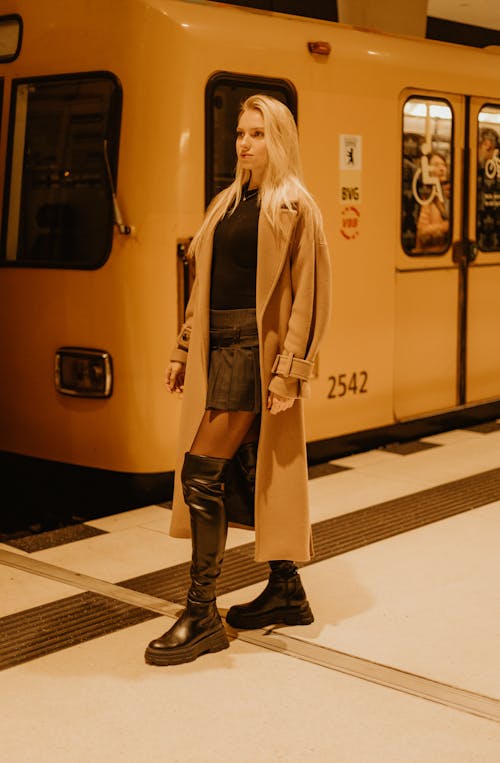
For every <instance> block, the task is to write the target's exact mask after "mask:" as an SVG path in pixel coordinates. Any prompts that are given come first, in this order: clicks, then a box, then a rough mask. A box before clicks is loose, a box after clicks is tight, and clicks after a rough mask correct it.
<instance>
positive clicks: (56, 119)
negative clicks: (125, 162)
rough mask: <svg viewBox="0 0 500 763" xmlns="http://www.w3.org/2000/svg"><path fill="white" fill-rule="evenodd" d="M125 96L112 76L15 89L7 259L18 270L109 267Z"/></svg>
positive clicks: (68, 79) (33, 83)
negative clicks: (112, 186)
mask: <svg viewBox="0 0 500 763" xmlns="http://www.w3.org/2000/svg"><path fill="white" fill-rule="evenodd" d="M120 105H121V94H120V90H119V86H118V84H117V82H116V80H115V78H114V77H113V76H112V75H108V74H102V73H99V74H95V75H88V74H85V75H72V76H67V77H47V78H44V79H38V78H37V79H33V80H31V81H26V80H22V81H21V80H17V81H15V82H14V83H13V92H12V106H11V129H10V141H9V147H8V157H7V162H8V164H7V171H6V188H5V201H4V218H3V219H4V226H3V227H4V230H3V242H2V243H3V246H2V251H3V257H4V262H5V263H8V264H12V265H27V266H32V267H58V268H81V269H87V268H96V267H99V266H100V265H102V264H103V263H104V262H105V260H106V259H107V257H108V255H109V252H110V250H111V242H112V234H113V204H112V196H111V191H110V181H109V176H108V172H107V166H106V155H105V151H107V154H108V159H109V165H110V167H111V173H112V175H113V179H115V178H116V166H117V154H118V132H119V121H120Z"/></svg>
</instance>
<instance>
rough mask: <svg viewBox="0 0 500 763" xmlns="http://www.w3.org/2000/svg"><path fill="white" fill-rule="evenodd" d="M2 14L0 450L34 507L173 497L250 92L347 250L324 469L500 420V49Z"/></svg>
mask: <svg viewBox="0 0 500 763" xmlns="http://www.w3.org/2000/svg"><path fill="white" fill-rule="evenodd" d="M2 13H3V15H1V16H0V93H1V96H2V97H1V101H0V104H1V142H0V174H1V178H2V182H1V183H0V194H1V196H2V199H1V204H0V210H1V252H0V320H1V323H2V332H1V339H0V342H1V345H0V357H1V358H2V373H1V381H0V384H1V387H0V410H1V413H0V418H1V431H0V449H1V450H2V453H3V458H2V463H3V464H4V466H6V467H7V471H8V473H9V474H10V475H11V477H12V479H13V484H14V488H15V490H14V492H15V493H16V494H17V495H21V494H23V490H26V489H27V488H26V485H27V484H28V482H29V481H30V480H31V484H32V485H33V486H34V487H33V492H34V495H35V498H34V505H35V509H34V510H35V512H36V511H41V510H42V507H41V506H40V504H41V503H44V502H45V504H47V502H48V503H50V504H51V505H52V506H59V505H60V506H62V505H66V504H67V496H66V494H65V486H66V487H67V488H68V491H70V493H71V495H72V500H73V502H74V503H73V505H78V501H79V500H80V503H81V505H82V506H85V507H86V510H87V511H88V512H92V511H94V512H98V511H99V510H100V509H103V510H108V511H109V509H110V508H111V505H110V503H109V500H110V498H109V496H110V495H112V496H114V498H115V505H118V506H119V507H120V508H126V507H128V506H131V505H141V503H142V504H144V503H147V502H152V501H153V500H154V501H158V500H161V499H162V498H163V499H167V498H168V496H169V491H170V490H171V485H172V469H173V465H174V454H175V450H176V433H177V428H178V420H179V410H180V400H179V399H178V398H177V397H176V396H174V397H172V396H170V395H168V394H167V393H166V391H165V387H164V382H163V374H164V368H165V365H166V362H167V361H168V356H169V349H170V347H171V345H172V343H173V342H174V339H175V335H176V332H177V329H178V326H179V324H180V321H181V320H182V313H183V309H184V306H185V301H186V297H187V294H188V292H189V287H190V281H191V279H192V272H191V266H190V263H189V262H188V261H187V259H186V250H187V246H188V243H189V240H190V237H192V235H193V234H194V232H195V231H196V230H197V228H198V226H199V224H200V222H201V220H202V217H203V213H204V210H205V208H206V205H207V203H208V202H209V200H210V198H211V197H212V196H213V195H214V194H215V193H216V192H217V191H218V190H220V189H221V188H223V187H224V185H225V184H227V183H228V182H230V179H231V176H232V172H233V169H234V164H235V153H234V128H235V122H236V115H237V112H238V106H239V103H240V102H241V100H242V99H243V98H244V97H245V96H247V95H248V94H250V93H253V92H266V93H269V94H271V95H274V96H275V97H278V98H280V99H282V100H283V101H284V102H286V103H287V104H288V105H289V106H290V108H291V109H292V111H293V112H294V114H295V115H296V118H297V121H298V127H299V134H300V141H301V149H302V155H303V164H304V172H305V177H306V182H307V184H308V186H309V187H310V189H311V190H312V192H313V193H314V195H315V197H316V198H317V200H318V203H319V205H320V207H321V209H322V211H323V215H324V220H325V229H326V234H327V238H328V241H329V244H330V249H331V253H332V263H333V314H332V318H331V323H330V326H329V328H328V332H327V336H326V338H325V340H324V342H323V345H322V347H321V351H320V354H319V358H318V362H317V369H316V377H315V379H314V380H313V383H312V386H313V395H312V399H311V400H310V401H309V402H308V404H307V406H306V409H307V410H306V426H307V437H308V448H309V454H310V457H311V458H312V459H320V458H331V457H332V455H334V454H336V453H338V452H340V450H342V448H343V449H344V450H345V449H346V448H347V447H349V448H351V449H355V448H357V447H362V444H363V443H366V442H368V439H370V438H371V439H370V443H371V444H373V438H375V437H377V436H378V437H379V439H380V441H383V439H384V437H385V438H387V437H388V436H389V435H390V436H392V437H393V438H394V433H395V432H399V436H404V432H405V431H409V429H408V428H412V427H413V428H412V431H415V427H416V426H417V428H418V426H419V425H422V426H423V423H425V422H427V424H428V425H429V426H435V427H437V426H444V425H443V424H442V422H443V421H446V420H447V418H446V417H449V416H450V415H456V414H457V413H461V414H463V415H469V416H471V417H472V418H474V417H476V418H481V417H483V418H486V417H487V416H493V415H498V414H499V413H500V407H499V401H500V353H499V352H498V339H497V337H498V331H499V327H500V300H499V299H498V294H499V293H500V158H499V148H500V71H499V67H498V60H499V59H498V57H497V56H496V55H495V52H498V49H485V50H475V49H471V48H466V47H462V46H456V45H451V44H445V43H439V42H434V41H426V40H422V39H413V38H400V37H396V36H392V35H387V34H379V33H375V32H373V31H370V30H364V29H358V28H351V27H348V26H344V25H341V24H336V23H331V22H322V21H317V20H312V19H305V18H299V17H293V16H286V15H284V14H278V13H271V12H262V11H254V10H249V9H243V8H240V7H232V6H228V5H220V4H217V3H212V2H203V1H201V0H200V2H184V1H182V0H107V2H105V3H103V2H102V0H73V2H71V3H66V2H63V0H44V2H43V3H33V2H30V0H4V2H3V4H2ZM438 422H441V423H440V424H439V423H438ZM405 427H406V429H405ZM360 443H361V445H360ZM339 448H340V450H339ZM30 468H31V472H30ZM28 473H31V474H35V475H38V477H37V476H35V477H34V478H33V477H30V479H28V478H26V477H25V475H26V474H28ZM40 479H41V480H42V482H43V488H44V490H45V491H47V492H42V493H40V490H41V487H40V482H39V481H38V480H40ZM78 485H79V486H80V487H77V486H78ZM109 485H111V486H112V489H111V493H110V492H109V491H107V490H106V489H105V486H109ZM40 495H43V496H47V495H48V496H50V497H49V499H47V498H46V497H45V498H44V499H43V500H42V501H41V500H40ZM37 496H38V498H37ZM58 496H59V498H60V500H59V503H58ZM61 496H62V497H61ZM21 503H22V501H21ZM19 506H20V502H19V501H17V502H16V500H14V499H13V500H12V511H13V512H14V513H16V511H17V512H19V511H20V508H19ZM16 507H17V508H16Z"/></svg>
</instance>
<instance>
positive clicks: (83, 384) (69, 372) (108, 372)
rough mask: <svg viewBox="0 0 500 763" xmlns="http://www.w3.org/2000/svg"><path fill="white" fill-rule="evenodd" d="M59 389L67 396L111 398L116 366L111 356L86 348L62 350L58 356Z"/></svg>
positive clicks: (57, 377)
mask: <svg viewBox="0 0 500 763" xmlns="http://www.w3.org/2000/svg"><path fill="white" fill-rule="evenodd" d="M54 377H55V385H56V389H57V391H58V392H61V393H62V394H63V395H73V396H76V397H110V395H111V392H112V390H113V363H112V360H111V355H110V354H109V352H105V351H104V350H87V349H84V348H82V347H60V348H59V349H58V350H57V352H56V357H55V368H54Z"/></svg>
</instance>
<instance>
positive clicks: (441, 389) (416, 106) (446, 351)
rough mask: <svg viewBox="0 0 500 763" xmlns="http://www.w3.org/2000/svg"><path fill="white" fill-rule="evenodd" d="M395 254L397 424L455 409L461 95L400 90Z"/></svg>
mask: <svg viewBox="0 0 500 763" xmlns="http://www.w3.org/2000/svg"><path fill="white" fill-rule="evenodd" d="M401 112H402V187H401V223H400V232H401V238H400V245H399V247H398V251H397V255H396V274H395V289H396V304H395V357H394V411H395V417H396V418H397V419H402V418H407V417H411V416H418V415H422V414H425V413H430V412H433V411H439V410H443V409H449V408H453V407H454V406H456V405H457V402H458V395H459V392H458V390H459V386H460V365H461V360H460V352H461V349H460V348H461V345H462V343H461V335H462V333H463V325H462V323H463V320H462V318H461V310H460V306H461V303H462V302H463V299H464V294H463V287H464V284H463V280H462V275H461V271H460V268H459V266H458V263H457V262H456V253H455V248H454V242H459V241H461V240H462V237H463V226H462V224H461V220H462V205H463V198H462V194H461V189H462V187H463V179H464V171H463V151H462V147H463V145H464V131H465V98H464V97H463V96H459V95H453V94H446V95H444V94H441V93H440V94H428V93H426V94H422V93H415V92H408V91H406V92H405V93H403V96H402V99H401Z"/></svg>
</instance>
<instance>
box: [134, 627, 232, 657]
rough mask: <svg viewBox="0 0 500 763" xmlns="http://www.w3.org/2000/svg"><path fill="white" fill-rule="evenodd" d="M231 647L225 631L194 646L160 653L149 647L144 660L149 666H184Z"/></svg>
mask: <svg viewBox="0 0 500 763" xmlns="http://www.w3.org/2000/svg"><path fill="white" fill-rule="evenodd" d="M228 647H229V641H228V638H227V635H226V632H225V631H224V630H222V631H217V632H216V633H211V634H210V635H208V636H205V638H203V639H200V641H197V642H196V643H194V644H190V645H187V646H179V647H176V648H174V649H168V650H165V651H160V650H159V649H158V650H157V649H151V648H150V647H148V648H147V649H146V652H145V654H144V659H145V661H146V663H147V664H148V665H182V664H183V663H185V662H193V660H196V658H197V657H201V655H202V654H207V652H221V651H222V650H223V649H227V648H228Z"/></svg>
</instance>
